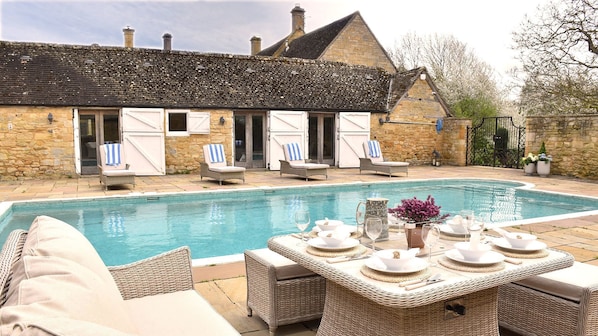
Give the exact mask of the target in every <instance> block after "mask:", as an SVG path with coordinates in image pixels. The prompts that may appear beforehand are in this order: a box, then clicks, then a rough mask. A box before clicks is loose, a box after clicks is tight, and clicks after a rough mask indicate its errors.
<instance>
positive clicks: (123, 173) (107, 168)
mask: <svg viewBox="0 0 598 336" xmlns="http://www.w3.org/2000/svg"><path fill="white" fill-rule="evenodd" d="M98 169H99V173H100V183H102V184H104V188H105V190H108V187H109V186H113V185H120V184H132V185H133V186H135V172H134V171H133V170H131V169H129V164H128V163H126V160H125V151H124V149H123V146H122V145H121V144H118V143H114V144H104V145H101V146H100V162H99V164H98Z"/></svg>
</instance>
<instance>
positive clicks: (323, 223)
mask: <svg viewBox="0 0 598 336" xmlns="http://www.w3.org/2000/svg"><path fill="white" fill-rule="evenodd" d="M316 225H317V226H318V228H319V229H320V230H321V231H332V230H336V229H337V228H338V227H340V226H342V225H343V221H340V220H335V219H320V220H317V221H316Z"/></svg>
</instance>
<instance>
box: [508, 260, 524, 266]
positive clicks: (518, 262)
mask: <svg viewBox="0 0 598 336" xmlns="http://www.w3.org/2000/svg"><path fill="white" fill-rule="evenodd" d="M505 262H508V263H509V264H513V265H521V264H522V263H523V260H519V259H513V258H505Z"/></svg>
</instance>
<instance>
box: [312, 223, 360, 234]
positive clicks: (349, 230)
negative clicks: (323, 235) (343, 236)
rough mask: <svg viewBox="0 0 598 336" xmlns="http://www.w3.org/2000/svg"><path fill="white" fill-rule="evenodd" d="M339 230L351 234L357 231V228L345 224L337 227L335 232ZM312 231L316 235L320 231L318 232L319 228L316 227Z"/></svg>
mask: <svg viewBox="0 0 598 336" xmlns="http://www.w3.org/2000/svg"><path fill="white" fill-rule="evenodd" d="M339 229H340V230H347V231H348V232H350V233H353V232H355V231H357V227H356V226H353V225H346V224H344V225H341V226H339V227H338V228H337V230H339ZM312 231H313V232H315V233H318V232H320V231H322V230H320V228H319V227H317V226H314V228H313V229H312Z"/></svg>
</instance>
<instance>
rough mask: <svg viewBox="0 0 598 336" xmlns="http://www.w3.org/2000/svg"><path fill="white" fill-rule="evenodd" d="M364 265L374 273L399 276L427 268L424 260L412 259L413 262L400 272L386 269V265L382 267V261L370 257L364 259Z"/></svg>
mask: <svg viewBox="0 0 598 336" xmlns="http://www.w3.org/2000/svg"><path fill="white" fill-rule="evenodd" d="M365 265H366V266H367V267H369V268H371V269H373V270H375V271H379V272H386V273H397V274H401V273H413V272H418V271H421V270H423V269H425V268H426V267H428V262H427V261H425V260H424V259H420V258H413V261H412V262H410V263H409V264H408V265H407V266H406V267H405V268H402V269H400V270H391V269H387V268H386V265H384V263H383V262H382V260H380V259H378V257H371V258H369V259H366V261H365Z"/></svg>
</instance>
